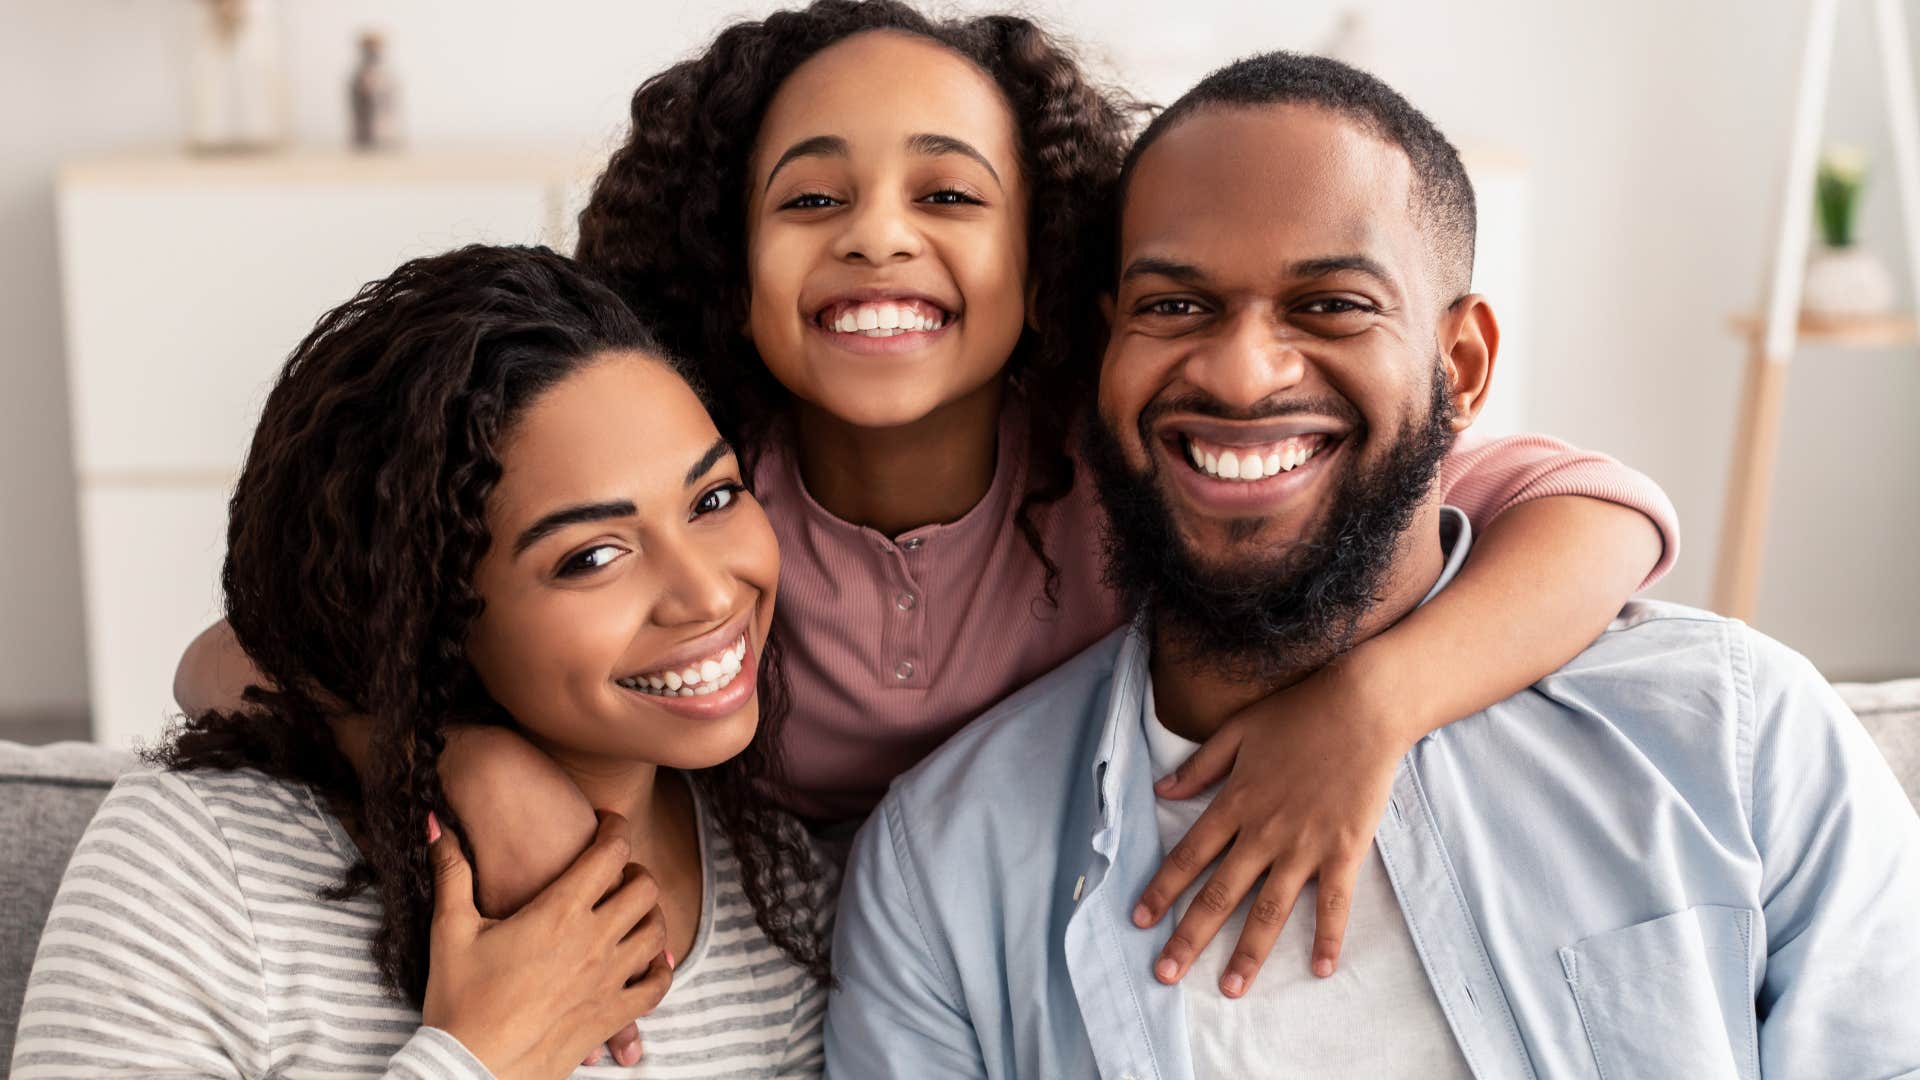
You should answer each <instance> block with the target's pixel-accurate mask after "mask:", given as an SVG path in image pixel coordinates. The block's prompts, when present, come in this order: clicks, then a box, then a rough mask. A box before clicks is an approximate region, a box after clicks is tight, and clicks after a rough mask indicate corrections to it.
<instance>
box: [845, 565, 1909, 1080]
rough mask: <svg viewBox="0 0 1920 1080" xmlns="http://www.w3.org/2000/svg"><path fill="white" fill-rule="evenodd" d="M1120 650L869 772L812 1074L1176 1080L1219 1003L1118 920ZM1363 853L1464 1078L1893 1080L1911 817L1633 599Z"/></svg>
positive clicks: (1140, 850)
mask: <svg viewBox="0 0 1920 1080" xmlns="http://www.w3.org/2000/svg"><path fill="white" fill-rule="evenodd" d="M1455 554H1456V555H1457V554H1459V552H1458V551H1456V552H1455ZM1147 659H1148V642H1147V640H1146V639H1145V637H1143V636H1142V635H1141V633H1139V632H1138V631H1137V630H1122V631H1118V632H1116V633H1115V634H1114V635H1112V636H1111V637H1109V638H1108V639H1106V640H1105V641H1103V642H1101V643H1099V644H1097V645H1095V646H1094V647H1093V648H1091V649H1089V650H1087V651H1086V652H1085V653H1083V654H1081V655H1080V656H1079V657H1077V658H1075V659H1074V660H1072V661H1070V662H1069V663H1067V664H1066V665H1064V666H1063V667H1061V668H1060V669H1058V670H1057V671H1055V672H1053V673H1052V674H1050V675H1048V676H1046V677H1045V678H1043V679H1041V680H1040V681H1039V682H1037V683H1035V684H1034V685H1032V686H1030V687H1028V688H1027V689H1025V690H1023V691H1021V692H1019V693H1018V694H1015V695H1014V696H1013V697H1012V698H1009V699H1008V700H1007V701H1006V702H1005V703H1003V704H1002V705H1000V706H999V707H998V708H996V709H994V710H993V711H992V712H991V713H989V714H987V715H986V716H985V717H983V718H981V719H980V720H979V721H978V722H976V723H975V724H973V725H971V726H970V727H968V728H967V729H966V730H964V731H962V732H961V733H960V734H959V735H957V736H956V737H954V738H953V739H952V740H951V741H949V742H948V744H947V745H946V746H945V747H943V748H942V749H941V750H940V751H939V752H938V753H936V754H934V755H933V756H932V757H931V758H929V759H928V760H927V761H925V762H923V763H922V764H921V765H920V766H919V767H917V768H915V769H914V770H912V771H911V772H909V773H907V774H906V775H905V776H903V777H901V778H900V779H899V780H898V781H896V782H895V785H894V787H893V789H892V791H891V792H890V793H889V795H888V796H887V798H886V800H885V801H884V802H882V803H881V805H880V807H879V808H878V809H877V810H876V811H875V812H874V814H873V817H872V818H871V819H870V820H869V821H868V822H867V825H866V826H865V828H863V829H862V830H861V833H860V836H859V838H858V840H857V841H856V843H855V848H854V853H853V856H852V861H851V863H850V865H849V867H848V872H847V877H846V880H845V885H844V887H843V891H842V894H841V900H840V912H839V921H838V929H837V932H836V937H835V941H834V966H835V969H836V973H837V975H838V978H839V980H840V987H839V989H838V990H837V991H836V992H835V993H834V995H833V997H832V1003H831V1006H830V1009H829V1013H828V1018H827V1064H828V1072H829V1075H831V1076H834V1077H836V1078H843V1080H864V1078H866V1077H916V1078H917V1077H928V1078H932V1077H953V1076H967V1077H973V1076H993V1077H1029V1078H1046V1080H1053V1078H1077V1077H1091V1076H1096V1075H1097V1076H1101V1077H1105V1078H1107V1080H1122V1078H1127V1077H1133V1078H1136V1080H1147V1078H1150V1077H1151V1078H1159V1080H1188V1078H1190V1077H1191V1076H1192V1072H1193V1070H1192V1063H1191V1061H1190V1058H1189V1055H1188V1050H1187V1046H1188V1041H1187V1031H1186V1011H1185V1008H1184V1005H1183V999H1182V997H1181V995H1182V994H1185V993H1214V992H1217V991H1216V990H1215V989H1214V988H1213V987H1211V986H1196V987H1191V988H1189V987H1185V986H1163V985H1161V984H1160V983H1159V982H1158V981H1156V980H1155V979H1154V978H1153V975H1152V965H1153V962H1154V960H1155V959H1156V958H1157V956H1158V955H1159V950H1160V948H1161V946H1162V945H1163V944H1164V942H1165V940H1166V936H1167V934H1168V933H1169V932H1170V931H1171V926H1172V923H1171V920H1166V921H1163V922H1162V924H1161V925H1160V926H1159V927H1157V928H1155V929H1153V930H1140V929H1137V928H1135V927H1134V925H1133V923H1132V921H1131V912H1132V909H1133V905H1134V903H1135V901H1136V900H1137V898H1138V897H1139V895H1140V893H1141V891H1142V890H1143V889H1144V888H1145V886H1146V884H1147V881H1148V880H1149V879H1150V878H1151V877H1152V875H1153V873H1154V871H1155V869H1156V868H1157V867H1158V866H1159V864H1160V861H1161V849H1160V839H1159V835H1158V831H1157V828H1156V824H1155V819H1154V804H1153V799H1154V794H1153V790H1152V782H1153V779H1154V778H1153V777H1152V775H1151V774H1150V768H1149V764H1148V756H1147V747H1146V742H1145V737H1144V734H1143V731H1142V728H1141V722H1140V718H1141V709H1142V706H1143V703H1144V701H1145V697H1146V695H1147V694H1149V693H1150V692H1151V689H1150V687H1149V685H1148V665H1147ZM1328 722H1329V723H1335V722H1337V720H1335V719H1332V718H1330V719H1329V720H1328ZM1374 839H1375V843H1376V844H1377V845H1378V847H1379V850H1380V855H1381V858H1382V860H1383V861H1384V862H1385V864H1386V867H1387V872H1388V876H1389V877H1390V878H1391V880H1392V882H1393V888H1394V892H1395V893H1396V895H1397V897H1398V899H1399V902H1400V907H1401V910H1402V912H1403V913H1404V914H1405V916H1406V919H1407V926H1408V929H1409V930H1410V931H1411V933H1412V936H1413V940H1414V943H1415V945H1416V947H1417V948H1418V950H1419V953H1420V960H1421V963H1422V965H1423V966H1424V968H1425V970H1426V973H1427V977H1428V979H1429V980H1430V981H1431V982H1432V985H1433V991H1434V994H1435V996H1436V997H1437V998H1438V999H1439V1001H1440V1005H1441V1008H1442V1009H1443V1010H1444V1011H1445V1013H1446V1016H1447V1020H1448V1023H1449V1025H1450V1026H1451V1028H1452V1031H1453V1034H1454V1037H1455V1038H1456V1039H1457V1040H1458V1043H1459V1046H1460V1050H1461V1052H1462V1054H1463V1055H1464V1056H1465V1058H1466V1060H1467V1062H1468V1064H1469V1065H1470V1066H1471V1068H1472V1069H1473V1072H1474V1075H1475V1076H1477V1077H1480V1078H1482V1080H1491V1078H1502V1080H1505V1078H1519V1077H1553V1078H1558V1077H1601V1078H1605V1080H1648V1078H1665V1077H1675V1078H1686V1080H1711V1078H1722V1077H1728V1078H1732V1077H1738V1078H1755V1077H1761V1076H1766V1077H1796V1078H1797V1077H1819V1078H1853V1077H1860V1078H1866V1077H1875V1078H1879V1077H1909V1076H1911V1077H1920V819H1916V817H1915V814H1914V810H1913V807H1912V806H1911V805H1910V804H1909V803H1908V802H1907V800H1906V797H1905V795H1904V793H1903V792H1902V791H1901V790H1900V788H1899V786H1898V784H1897V783H1896V782H1895V780H1894V778H1893V776H1892V774H1891V772H1890V771H1889V770H1888V768H1887V766H1886V762H1885V760H1884V759H1883V758H1881V757H1880V755H1879V752H1878V750H1877V749H1876V748H1875V747H1874V746H1873V745H1872V743H1871V742H1870V741H1869V739H1868V737H1867V735H1866V733H1865V731H1864V730H1863V729H1862V728H1861V727H1860V725H1859V723H1858V721H1856V720H1855V719H1854V718H1853V716H1852V715H1851V714H1850V713H1848V711H1847V709H1846V706H1845V705H1843V704H1842V703H1841V702H1840V700H1839V698H1838V697H1837V696H1836V695H1835V694H1834V693H1833V691H1832V689H1831V688H1830V687H1829V686H1828V685H1827V683H1826V681H1825V680H1824V679H1822V678H1821V677H1820V675H1819V674H1818V673H1817V672H1816V671H1815V670H1814V669H1813V667H1812V665H1810V664H1809V663H1807V661H1806V660H1805V659H1804V658H1802V657H1801V656H1799V655H1798V654H1796V653H1794V652H1792V651H1791V650H1789V649H1787V648H1786V647H1784V646H1782V645H1780V644H1779V643H1777V642H1775V641H1772V640H1771V639H1769V638H1766V637H1764V636H1762V635H1760V634H1758V633H1755V632H1754V631H1752V630H1750V629H1748V628H1747V627H1745V626H1744V625H1742V624H1740V623H1736V622H1732V621H1729V620H1726V619H1722V618H1720V617H1718V616H1715V615H1712V614H1709V613H1707V612H1703V611H1697V610H1693V609H1690V608H1684V607H1679V606H1675V605H1671V604H1659V603H1645V602H1635V603H1633V604H1630V605H1628V607H1627V608H1626V609H1625V610H1624V611H1623V612H1622V613H1621V616H1620V618H1619V619H1617V620H1615V622H1614V623H1613V625H1612V626H1611V627H1610V628H1609V629H1608V630H1607V631H1606V632H1605V633H1604V634H1602V635H1601V637H1600V638H1599V639H1598V640H1597V641H1595V642H1594V644H1593V645H1592V646H1590V647H1589V648H1588V649H1587V650H1586V651H1585V652H1583V653H1582V654H1581V655H1580V656H1579V657H1577V658H1575V659H1574V660H1573V662H1572V663H1569V664H1568V665H1566V666H1565V667H1563V668H1562V669H1560V670H1559V671H1558V672H1555V673H1554V674H1553V675H1550V676H1548V677H1547V678H1545V679H1543V680H1541V681H1540V682H1538V683H1536V684H1535V685H1534V686H1533V687H1532V688H1531V689H1530V690H1527V691H1526V692H1524V693H1521V694H1519V695H1517V696H1515V697H1513V698H1509V699H1508V700H1506V701H1504V702H1502V703H1500V704H1499V705H1497V706H1495V707H1493V708H1491V709H1488V710H1486V711H1485V712H1482V713H1479V714H1477V715H1475V716H1471V717H1468V718H1466V719H1464V720H1461V721H1459V722H1457V723H1454V724H1450V725H1448V726H1447V727H1445V728H1443V729H1441V730H1440V731H1438V732H1436V733H1435V734H1433V735H1431V736H1429V737H1427V738H1426V739H1424V740H1422V741H1421V742H1420V743H1419V744H1418V745H1417V746H1416V747H1415V748H1414V749H1413V750H1412V752H1410V753H1409V754H1408V755H1407V757H1406V759H1405V761H1404V762H1402V764H1401V768H1400V771H1399V773H1398V775H1397V776H1396V777H1395V780H1394V784H1393V790H1392V795H1391V800H1390V802H1389V804H1388V807H1387V814H1386V817H1385V818H1384V820H1383V821H1382V822H1381V824H1380V829H1379V831H1378V833H1377V834H1376V835H1375V838H1374ZM1295 917H1296V918H1298V917H1303V916H1302V915H1301V914H1300V913H1298V912H1296V914H1295ZM1304 917H1311V916H1310V913H1309V914H1308V915H1306V916H1304ZM1295 961H1298V962H1302V963H1304V962H1305V961H1304V958H1300V957H1293V958H1288V957H1275V958H1273V959H1272V960H1270V961H1269V962H1270V963H1288V962H1295ZM1246 1022H1247V1023H1259V1017H1258V1016H1248V1017H1247V1018H1246ZM1274 1065H1275V1075H1284V1074H1285V1067H1286V1063H1285V1062H1275V1063H1274Z"/></svg>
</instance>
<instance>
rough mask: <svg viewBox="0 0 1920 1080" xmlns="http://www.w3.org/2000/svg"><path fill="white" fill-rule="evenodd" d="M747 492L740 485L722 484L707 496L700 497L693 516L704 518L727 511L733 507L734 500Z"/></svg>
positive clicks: (694, 506)
mask: <svg viewBox="0 0 1920 1080" xmlns="http://www.w3.org/2000/svg"><path fill="white" fill-rule="evenodd" d="M745 490H747V489H746V488H744V487H742V486H741V485H739V484H722V485H720V486H719V487H717V488H714V489H713V490H712V491H709V492H707V493H706V494H705V495H702V496H700V500H699V501H698V502H696V503H694V504H693V516H694V517H703V516H705V515H707V514H713V513H718V512H719V511H721V510H725V509H726V508H727V507H729V506H732V505H733V503H734V500H735V499H738V498H739V497H740V493H741V492H743V491H745Z"/></svg>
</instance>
